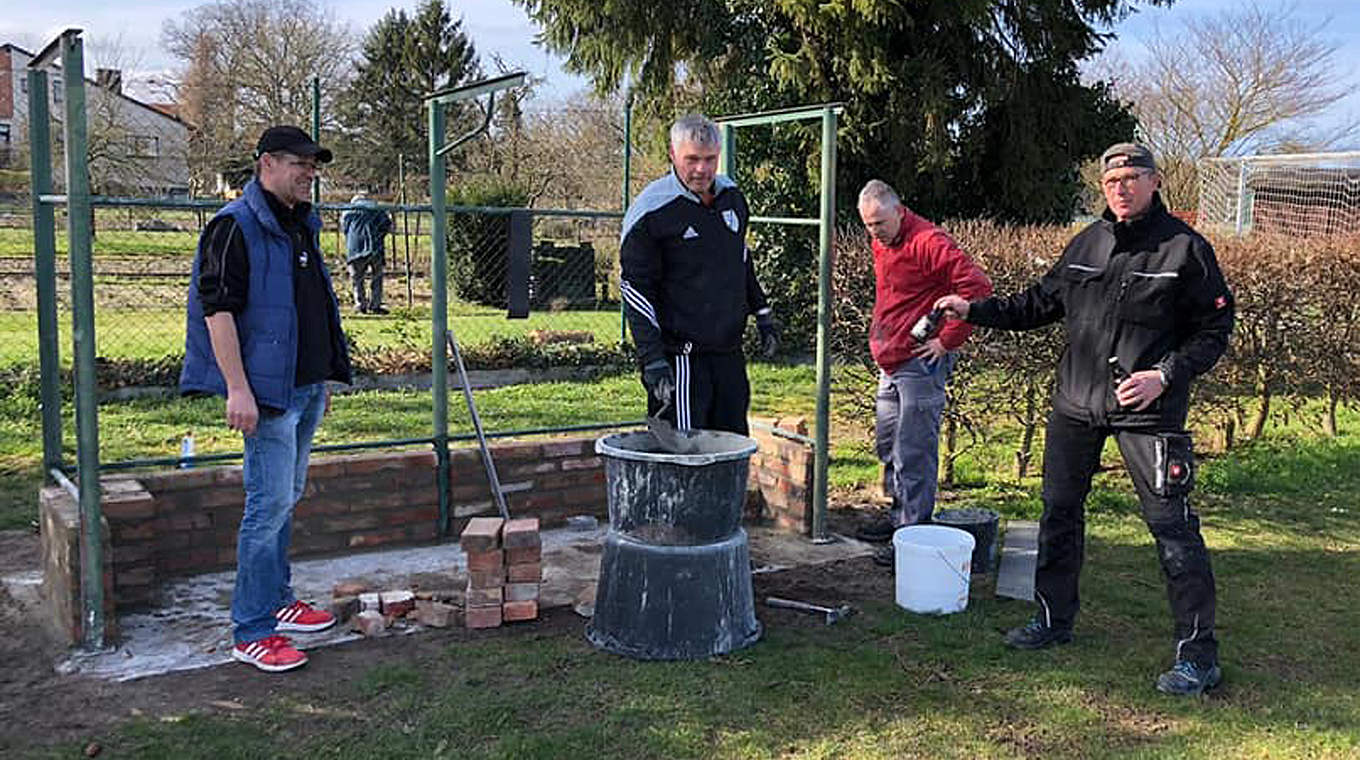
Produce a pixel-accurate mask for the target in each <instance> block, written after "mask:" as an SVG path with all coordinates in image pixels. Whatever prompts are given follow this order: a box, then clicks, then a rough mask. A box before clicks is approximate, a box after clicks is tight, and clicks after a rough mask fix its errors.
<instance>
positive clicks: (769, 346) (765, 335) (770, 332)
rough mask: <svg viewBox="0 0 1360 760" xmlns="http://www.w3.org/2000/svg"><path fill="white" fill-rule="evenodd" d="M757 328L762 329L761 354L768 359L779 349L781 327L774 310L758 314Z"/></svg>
mask: <svg viewBox="0 0 1360 760" xmlns="http://www.w3.org/2000/svg"><path fill="white" fill-rule="evenodd" d="M756 329H757V330H759V331H760V353H761V355H763V356H764V357H765V358H767V359H768V358H769V357H771V356H774V352H775V351H777V350H779V327H778V326H777V325H776V324H775V322H774V312H770V311H767V312H765V313H764V314H757V315H756Z"/></svg>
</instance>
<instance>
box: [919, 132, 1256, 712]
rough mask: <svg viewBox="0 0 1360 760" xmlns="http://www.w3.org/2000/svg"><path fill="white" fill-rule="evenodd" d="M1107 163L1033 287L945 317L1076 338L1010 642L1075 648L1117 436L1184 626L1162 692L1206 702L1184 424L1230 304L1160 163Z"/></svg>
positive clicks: (1203, 560)
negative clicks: (1071, 231) (1082, 579)
mask: <svg viewBox="0 0 1360 760" xmlns="http://www.w3.org/2000/svg"><path fill="white" fill-rule="evenodd" d="M1101 162H1102V169H1103V174H1102V177H1101V182H1102V187H1103V189H1104V192H1105V200H1106V202H1107V203H1108V205H1109V209H1108V210H1107V211H1106V212H1105V213H1104V215H1103V217H1102V218H1101V219H1100V220H1099V221H1097V222H1095V223H1093V224H1091V225H1090V226H1089V227H1087V228H1086V229H1084V230H1082V231H1081V232H1080V233H1079V234H1078V235H1077V236H1076V237H1075V238H1074V239H1073V240H1072V242H1071V243H1069V244H1068V246H1067V248H1066V250H1064V251H1063V254H1062V258H1061V259H1059V260H1058V263H1057V265H1056V266H1054V267H1053V268H1052V269H1051V270H1049V272H1048V273H1047V274H1045V275H1044V276H1043V277H1042V278H1040V280H1039V281H1038V282H1037V283H1035V284H1034V285H1033V286H1031V287H1030V288H1029V289H1028V290H1025V291H1023V292H1021V293H1018V294H1016V295H1013V296H1010V297H1008V298H998V297H991V298H986V299H983V300H980V301H975V302H972V303H969V302H967V301H965V300H964V299H963V298H961V297H960V296H957V295H949V296H945V297H943V298H941V299H940V300H939V301H937V302H936V306H939V307H942V308H944V309H945V310H946V313H947V314H949V315H950V316H955V317H958V318H961V319H965V320H967V321H968V322H970V323H972V324H975V325H983V326H987V327H1000V328H1005V329H1012V330H1027V329H1032V328H1036V327H1041V326H1043V325H1047V324H1050V323H1052V322H1056V321H1058V320H1060V319H1061V320H1063V323H1064V325H1065V326H1066V328H1067V341H1068V343H1067V348H1066V351H1064V352H1063V356H1062V361H1061V364H1060V365H1059V368H1058V382H1057V388H1056V391H1055V393H1054V394H1053V412H1052V415H1051V416H1050V418H1049V422H1048V431H1047V433H1046V438H1045V444H1044V486H1043V500H1044V513H1043V517H1042V518H1041V521H1040V524H1039V562H1038V567H1037V569H1036V571H1035V576H1034V597H1035V601H1036V602H1037V603H1038V610H1037V613H1036V615H1035V617H1034V619H1033V620H1031V621H1030V622H1029V623H1028V624H1027V625H1024V626H1021V627H1019V628H1016V629H1014V630H1011V631H1010V632H1008V633H1007V634H1006V643H1007V644H1009V645H1010V646H1012V647H1016V648H1019V649H1039V648H1042V647H1046V646H1049V645H1052V644H1065V643H1067V642H1069V641H1071V640H1072V623H1073V620H1074V618H1075V617H1076V614H1077V608H1078V599H1077V579H1078V575H1079V573H1080V571H1081V564H1082V558H1083V553H1084V532H1085V527H1086V523H1085V517H1084V515H1083V504H1084V502H1085V500H1086V494H1087V492H1088V491H1089V490H1090V487H1091V477H1092V475H1093V474H1094V472H1095V470H1096V467H1097V465H1099V463H1100V451H1101V449H1102V448H1103V446H1104V443H1105V438H1106V437H1107V436H1109V435H1113V436H1114V437H1115V441H1116V442H1117V443H1118V444H1119V451H1120V453H1121V454H1122V455H1123V458H1124V464H1125V465H1126V466H1127V468H1128V471H1129V474H1130V476H1132V478H1133V485H1134V488H1135V489H1136V490H1137V492H1138V499H1139V502H1141V504H1142V509H1143V519H1144V520H1146V522H1147V525H1148V529H1149V530H1150V531H1151V532H1152V535H1153V538H1155V539H1156V542H1157V554H1158V557H1159V558H1160V560H1161V566H1162V573H1163V575H1164V576H1165V578H1166V587H1167V595H1168V596H1169V597H1170V601H1171V612H1172V616H1173V617H1174V619H1175V636H1176V663H1175V666H1174V667H1172V668H1171V670H1169V671H1167V672H1165V673H1163V674H1162V675H1161V676H1160V677H1159V678H1158V679H1157V688H1158V689H1160V690H1161V691H1164V692H1166V693H1169V694H1198V693H1201V692H1203V691H1204V690H1205V689H1208V688H1212V687H1213V686H1215V685H1217V683H1218V682H1219V680H1220V678H1221V671H1220V669H1219V666H1218V643H1217V640H1216V639H1215V637H1214V575H1213V570H1212V569H1211V568H1210V565H1209V554H1208V551H1207V550H1206V549H1205V546H1204V539H1203V537H1202V536H1201V535H1200V529H1199V517H1198V516H1197V515H1196V514H1195V512H1194V511H1193V510H1192V509H1191V508H1190V505H1189V503H1188V501H1187V497H1188V496H1189V493H1190V489H1191V487H1192V485H1193V484H1194V455H1193V454H1192V450H1191V440H1190V435H1189V434H1188V433H1187V432H1186V431H1185V418H1186V412H1187V408H1188V406H1189V396H1190V382H1191V380H1193V379H1194V378H1195V377H1196V376H1198V375H1200V374H1203V373H1204V372H1207V371H1208V370H1209V368H1211V367H1213V365H1214V362H1216V361H1218V358H1219V357H1220V356H1222V355H1223V352H1224V350H1226V349H1227V347H1228V338H1229V336H1230V335H1231V334H1232V326H1233V297H1232V293H1231V292H1229V290H1228V287H1227V284H1226V283H1224V281H1223V275H1222V273H1221V272H1220V271H1219V269H1218V261H1217V260H1216V259H1215V258H1214V251H1213V248H1211V247H1210V246H1209V243H1208V242H1206V241H1205V240H1204V238H1202V237H1200V236H1199V234H1197V233H1196V232H1195V231H1194V230H1192V229H1191V228H1190V227H1189V226H1187V225H1186V224H1184V223H1183V222H1181V221H1180V220H1178V219H1176V218H1175V217H1173V216H1172V215H1171V214H1170V213H1168V212H1167V210H1166V207H1165V206H1164V205H1162V200H1161V196H1160V195H1159V194H1158V192H1157V188H1158V187H1159V185H1160V183H1161V176H1160V174H1159V173H1158V171H1157V166H1156V163H1155V162H1154V161H1153V157H1152V153H1151V152H1149V151H1148V150H1147V149H1146V148H1144V147H1143V146H1141V145H1136V144H1133V143H1120V144H1117V145H1113V146H1111V147H1110V148H1109V149H1108V150H1106V151H1105V153H1104V155H1103V156H1102V157H1101Z"/></svg>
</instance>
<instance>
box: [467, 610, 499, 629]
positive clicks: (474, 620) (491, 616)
mask: <svg viewBox="0 0 1360 760" xmlns="http://www.w3.org/2000/svg"><path fill="white" fill-rule="evenodd" d="M463 621H464V623H465V624H466V625H467V627H468V628H495V627H496V626H498V625H500V624H501V608H500V607H468V608H467V612H466V613H464V615H463Z"/></svg>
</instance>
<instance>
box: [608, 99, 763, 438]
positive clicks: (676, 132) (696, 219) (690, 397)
mask: <svg viewBox="0 0 1360 760" xmlns="http://www.w3.org/2000/svg"><path fill="white" fill-rule="evenodd" d="M670 138H671V139H670V157H671V163H672V170H671V171H670V172H667V174H666V176H664V177H662V178H660V179H658V180H656V181H655V182H652V183H651V184H650V185H648V186H647V187H646V188H644V189H643V191H642V192H641V193H639V194H638V196H637V198H636V199H634V201H633V204H632V205H631V206H629V208H628V213H627V214H626V215H625V216H624V220H623V232H622V240H623V244H622V248H621V250H620V254H619V260H620V264H621V265H622V269H623V275H622V280H621V282H620V284H619V287H620V290H621V291H622V293H623V303H624V313H625V314H626V315H627V318H628V325H629V327H630V328H631V329H632V331H633V341H634V343H636V344H637V351H638V363H639V365H640V366H641V367H642V383H643V386H644V387H646V389H647V391H648V398H647V413H648V414H649V415H657V414H658V413H660V414H661V416H663V417H665V418H666V419H668V420H670V421H671V422H673V423H674V424H675V426H676V427H677V428H679V429H680V430H695V429H707V430H727V431H731V432H734V433H741V434H742V435H745V434H746V433H747V426H746V410H747V406H748V404H749V402H750V396H751V389H750V385H749V384H748V383H747V380H746V360H745V357H744V356H743V355H742V350H741V339H742V333H743V332H744V331H745V329H746V317H747V315H749V314H754V315H755V317H756V326H757V327H758V328H759V330H760V337H761V346H762V350H763V351H764V352H765V353H766V354H767V355H769V354H773V353H774V350H775V348H776V345H777V336H776V332H775V326H774V316H773V314H772V313H771V310H770V306H769V304H768V303H766V301H765V293H764V292H763V291H762V290H761V288H760V283H759V282H757V281H756V273H755V265H754V262H753V261H752V260H751V252H750V251H749V250H748V249H747V247H746V225H747V221H748V219H749V217H750V210H749V209H748V208H747V207H746V198H745V197H744V196H742V194H741V191H740V190H738V189H737V186H736V184H735V183H733V182H732V180H731V179H729V178H727V177H725V176H721V175H718V174H717V166H718V154H719V137H718V128H717V126H716V125H714V123H713V122H711V121H709V120H708V119H705V118H704V117H702V116H686V117H684V118H682V119H680V120H678V121H676V122H675V124H674V125H672V127H671V133H670Z"/></svg>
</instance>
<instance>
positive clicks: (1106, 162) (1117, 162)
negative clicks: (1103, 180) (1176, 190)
mask: <svg viewBox="0 0 1360 760" xmlns="http://www.w3.org/2000/svg"><path fill="white" fill-rule="evenodd" d="M1126 166H1138V167H1141V168H1144V169H1151V170H1153V171H1157V162H1156V161H1155V160H1153V158H1152V151H1150V150H1148V149H1147V148H1146V147H1144V146H1142V145H1139V144H1138V143H1130V142H1125V143H1115V144H1114V145H1111V146H1110V147H1108V148H1106V149H1105V152H1104V153H1103V154H1101V156H1100V171H1101V172H1107V171H1109V170H1111V169H1123V168H1124V167H1126Z"/></svg>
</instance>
